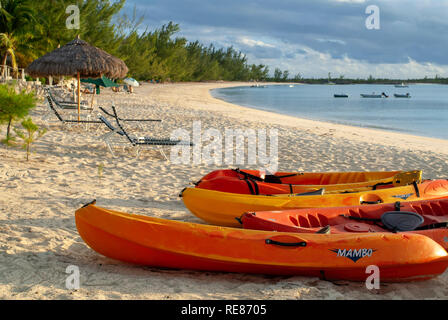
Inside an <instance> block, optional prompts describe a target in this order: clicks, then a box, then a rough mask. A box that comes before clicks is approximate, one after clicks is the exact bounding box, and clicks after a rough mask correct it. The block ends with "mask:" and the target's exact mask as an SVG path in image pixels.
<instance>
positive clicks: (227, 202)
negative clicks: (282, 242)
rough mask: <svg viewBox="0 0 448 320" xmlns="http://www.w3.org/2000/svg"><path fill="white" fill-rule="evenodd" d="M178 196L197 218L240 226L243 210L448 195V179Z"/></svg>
mask: <svg viewBox="0 0 448 320" xmlns="http://www.w3.org/2000/svg"><path fill="white" fill-rule="evenodd" d="M181 196H182V200H183V202H184V204H185V206H186V207H187V208H188V209H189V210H190V211H191V212H192V213H193V214H194V215H196V216H197V217H198V218H201V219H203V220H204V221H207V222H208V223H210V224H214V225H219V226H226V227H241V225H240V224H239V223H238V222H237V220H236V218H239V217H241V215H242V214H243V213H246V212H257V211H274V210H277V211H278V210H289V209H305V208H323V207H345V206H357V205H372V204H377V203H395V202H397V201H401V202H407V201H416V200H429V199H438V198H443V197H448V181H447V180H434V181H425V182H423V183H421V184H414V185H410V186H404V187H395V188H388V189H380V190H371V191H363V192H354V193H337V194H323V195H303V194H302V195H301V194H299V195H285V194H280V195H269V196H267V195H250V194H236V193H228V192H219V191H213V190H206V189H199V188H186V189H184V190H183V191H182V193H181Z"/></svg>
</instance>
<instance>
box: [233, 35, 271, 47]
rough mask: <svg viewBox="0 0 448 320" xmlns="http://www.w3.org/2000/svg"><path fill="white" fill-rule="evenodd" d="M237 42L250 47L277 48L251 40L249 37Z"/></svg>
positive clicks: (241, 38)
mask: <svg viewBox="0 0 448 320" xmlns="http://www.w3.org/2000/svg"><path fill="white" fill-rule="evenodd" d="M237 41H238V42H239V43H241V44H244V45H246V46H249V47H268V48H275V46H274V45H272V44H268V43H265V42H263V41H260V40H254V39H250V38H247V37H240V38H239V39H238V40H237Z"/></svg>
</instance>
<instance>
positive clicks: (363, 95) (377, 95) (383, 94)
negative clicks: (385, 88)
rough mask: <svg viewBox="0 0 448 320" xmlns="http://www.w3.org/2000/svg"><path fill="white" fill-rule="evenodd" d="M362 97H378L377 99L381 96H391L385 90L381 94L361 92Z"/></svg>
mask: <svg viewBox="0 0 448 320" xmlns="http://www.w3.org/2000/svg"><path fill="white" fill-rule="evenodd" d="M361 98H376V99H380V98H389V96H388V95H387V94H385V93H384V92H383V93H381V94H375V93H372V94H363V93H361Z"/></svg>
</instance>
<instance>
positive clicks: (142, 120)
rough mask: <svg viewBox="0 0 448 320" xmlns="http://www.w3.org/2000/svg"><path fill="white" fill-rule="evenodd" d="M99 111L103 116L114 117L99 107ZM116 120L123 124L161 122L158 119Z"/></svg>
mask: <svg viewBox="0 0 448 320" xmlns="http://www.w3.org/2000/svg"><path fill="white" fill-rule="evenodd" d="M99 109H100V110H101V111H102V112H103V113H104V114H105V115H108V116H109V117H112V118H115V116H114V115H113V114H111V113H110V112H108V111H107V110H106V109H104V108H103V107H99ZM118 120H120V121H123V122H162V120H159V119H122V118H118Z"/></svg>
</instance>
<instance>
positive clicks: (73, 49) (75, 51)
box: [26, 36, 129, 121]
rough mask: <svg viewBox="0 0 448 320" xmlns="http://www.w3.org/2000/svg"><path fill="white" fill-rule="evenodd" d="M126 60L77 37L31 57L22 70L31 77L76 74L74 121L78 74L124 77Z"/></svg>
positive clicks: (114, 77)
mask: <svg viewBox="0 0 448 320" xmlns="http://www.w3.org/2000/svg"><path fill="white" fill-rule="evenodd" d="M128 71H129V70H128V67H127V66H126V64H125V63H124V62H123V61H122V60H120V59H118V58H116V57H114V56H112V55H110V54H108V53H107V52H105V51H103V50H101V49H99V48H96V47H94V46H91V45H90V44H88V43H87V42H85V41H83V40H81V39H80V38H79V36H78V38H77V39H75V40H73V41H71V42H69V43H67V44H66V45H65V46H63V47H60V48H57V49H55V50H54V51H52V52H50V53H47V54H46V55H44V56H43V57H40V58H39V59H37V60H35V61H33V62H32V63H31V64H30V65H29V66H28V68H26V72H27V73H28V74H29V75H31V76H32V77H48V76H73V77H77V78H78V121H79V120H80V110H81V104H80V103H81V101H80V96H81V78H101V77H102V76H106V77H108V78H111V79H118V78H124V77H125V76H126V74H127V73H128Z"/></svg>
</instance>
